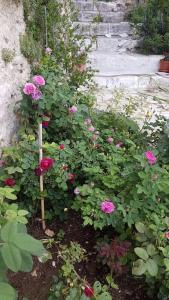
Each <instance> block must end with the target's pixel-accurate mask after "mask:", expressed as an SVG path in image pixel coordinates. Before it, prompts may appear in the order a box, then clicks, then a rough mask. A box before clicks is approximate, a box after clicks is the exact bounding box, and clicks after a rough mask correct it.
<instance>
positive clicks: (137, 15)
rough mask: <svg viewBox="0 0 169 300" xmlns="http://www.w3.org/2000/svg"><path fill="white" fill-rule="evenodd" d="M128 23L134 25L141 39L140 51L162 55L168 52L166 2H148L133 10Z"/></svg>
mask: <svg viewBox="0 0 169 300" xmlns="http://www.w3.org/2000/svg"><path fill="white" fill-rule="evenodd" d="M130 21H131V22H133V23H134V25H136V28H137V29H138V32H139V33H140V35H141V37H142V39H141V44H140V47H141V51H142V52H144V53H148V54H150V53H153V54H163V53H164V52H169V46H168V41H169V39H168V37H169V3H168V1H167V0H164V1H161V0H160V1H159V0H148V1H146V2H145V4H143V5H141V6H138V7H137V8H135V9H134V10H133V11H132V13H131V15H130Z"/></svg>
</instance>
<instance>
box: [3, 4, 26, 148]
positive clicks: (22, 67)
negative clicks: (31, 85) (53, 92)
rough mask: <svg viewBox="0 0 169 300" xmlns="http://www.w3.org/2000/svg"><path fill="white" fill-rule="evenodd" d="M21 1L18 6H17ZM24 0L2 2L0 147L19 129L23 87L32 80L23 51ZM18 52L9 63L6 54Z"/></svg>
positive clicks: (8, 141)
mask: <svg viewBox="0 0 169 300" xmlns="http://www.w3.org/2000/svg"><path fill="white" fill-rule="evenodd" d="M17 2H18V4H17ZM21 3H22V1H21V2H20V1H16V0H0V123H1V126H0V147H2V146H4V145H8V144H9V143H10V141H11V140H12V137H13V135H14V133H15V130H16V128H17V120H16V116H15V115H14V113H13V109H14V106H15V103H16V102H17V101H19V100H20V99H21V94H20V88H21V86H22V85H23V83H24V82H25V81H26V80H27V79H28V78H29V72H30V70H29V65H28V63H27V61H26V59H25V58H24V57H23V56H22V54H21V52H20V43H19V36H20V34H22V33H24V30H25V24H24V19H23V6H22V4H21ZM3 49H6V50H5V52H6V51H7V52H8V51H9V50H10V51H14V53H15V54H14V57H13V59H12V61H11V62H9V63H5V62H4V60H3V59H2V51H4V50H3Z"/></svg>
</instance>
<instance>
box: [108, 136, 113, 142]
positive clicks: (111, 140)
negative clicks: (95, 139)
mask: <svg viewBox="0 0 169 300" xmlns="http://www.w3.org/2000/svg"><path fill="white" fill-rule="evenodd" d="M107 142H108V143H109V144H112V143H113V138H112V137H111V136H109V137H108V138H107Z"/></svg>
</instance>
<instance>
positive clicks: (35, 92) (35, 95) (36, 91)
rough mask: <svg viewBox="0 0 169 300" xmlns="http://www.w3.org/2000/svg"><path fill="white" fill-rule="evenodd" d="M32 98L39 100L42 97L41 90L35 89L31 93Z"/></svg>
mask: <svg viewBox="0 0 169 300" xmlns="http://www.w3.org/2000/svg"><path fill="white" fill-rule="evenodd" d="M31 96H32V99H33V100H39V99H40V98H41V97H42V93H41V91H39V90H38V89H37V88H36V90H35V91H34V92H33V93H32V95H31Z"/></svg>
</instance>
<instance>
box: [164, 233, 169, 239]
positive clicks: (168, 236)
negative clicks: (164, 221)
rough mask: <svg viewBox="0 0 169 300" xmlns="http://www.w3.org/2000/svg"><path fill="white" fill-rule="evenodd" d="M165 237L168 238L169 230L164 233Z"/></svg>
mask: <svg viewBox="0 0 169 300" xmlns="http://www.w3.org/2000/svg"><path fill="white" fill-rule="evenodd" d="M165 237H166V239H168V240H169V231H167V232H166V233H165Z"/></svg>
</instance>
